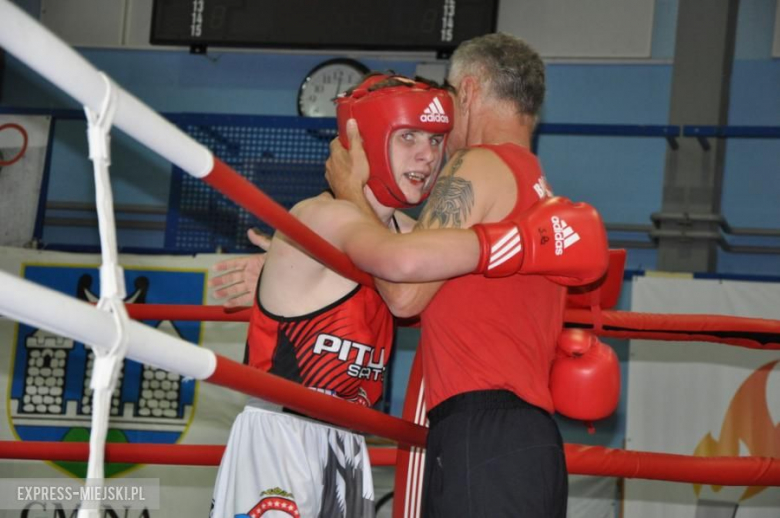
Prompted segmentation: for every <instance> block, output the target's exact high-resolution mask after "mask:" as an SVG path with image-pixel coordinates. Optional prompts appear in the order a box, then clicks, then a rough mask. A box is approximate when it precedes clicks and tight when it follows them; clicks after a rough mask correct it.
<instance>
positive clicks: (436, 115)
mask: <svg viewBox="0 0 780 518" xmlns="http://www.w3.org/2000/svg"><path fill="white" fill-rule="evenodd" d="M420 121H421V122H444V123H445V124H448V123H449V122H450V118H449V117H447V115H446V114H445V113H444V108H443V107H442V105H441V102H440V101H439V99H437V98H434V99H433V101H431V104H429V105H428V107H427V108H425V111H424V112H423V114H422V115H420Z"/></svg>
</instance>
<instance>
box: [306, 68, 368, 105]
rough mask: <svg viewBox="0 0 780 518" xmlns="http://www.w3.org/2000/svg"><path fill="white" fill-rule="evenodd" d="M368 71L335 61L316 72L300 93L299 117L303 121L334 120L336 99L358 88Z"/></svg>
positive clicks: (317, 69) (311, 73) (311, 74)
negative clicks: (334, 100)
mask: <svg viewBox="0 0 780 518" xmlns="http://www.w3.org/2000/svg"><path fill="white" fill-rule="evenodd" d="M367 72H368V68H366V67H365V66H363V65H362V64H361V63H359V62H357V61H354V60H350V59H333V60H330V61H326V62H325V63H322V64H321V65H319V66H318V67H316V68H314V69H313V70H312V71H311V72H309V74H308V75H307V76H306V79H304V80H303V84H301V88H300V90H299V91H298V113H299V114H300V115H303V116H304V117H335V116H336V105H335V104H334V102H333V99H335V98H336V97H338V95H339V94H340V93H342V92H344V91H346V90H349V89H350V88H352V87H353V86H355V85H357V84H358V83H359V82H360V80H361V79H362V78H363V76H364V75H365V74H366V73H367Z"/></svg>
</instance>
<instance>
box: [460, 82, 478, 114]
mask: <svg viewBox="0 0 780 518" xmlns="http://www.w3.org/2000/svg"><path fill="white" fill-rule="evenodd" d="M478 89H479V84H478V83H477V80H476V79H475V78H474V76H465V77H464V78H463V79H462V80H461V82H460V85H459V87H458V103H459V104H460V106H461V108H466V107H467V106H468V105H469V104H470V103H471V102H472V101H473V100H474V94H475V93H476V91H477V90H478Z"/></svg>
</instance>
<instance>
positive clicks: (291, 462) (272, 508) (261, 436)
mask: <svg viewBox="0 0 780 518" xmlns="http://www.w3.org/2000/svg"><path fill="white" fill-rule="evenodd" d="M279 410H280V409H279V407H277V406H271V405H269V404H267V403H264V402H258V401H257V400H251V401H250V403H249V404H247V406H246V407H245V408H244V411H243V412H241V413H240V414H239V415H238V417H236V420H235V422H234V423H233V428H232V429H231V431H230V439H229V440H228V444H227V448H226V449H225V454H224V455H223V457H222V463H221V464H220V466H219V472H218V474H217V482H216V484H215V486H214V497H213V501H212V509H211V518H235V517H241V518H243V517H251V518H260V517H261V516H264V517H265V518H284V517H288V516H292V517H294V518H299V517H300V518H373V517H374V515H375V512H374V482H373V479H372V476H371V465H370V463H369V459H368V449H367V448H366V441H365V439H364V438H363V436H361V435H358V434H355V433H352V432H349V431H346V430H343V429H340V428H336V427H333V426H329V425H326V424H322V423H319V422H316V421H313V420H310V419H307V418H305V417H300V416H297V415H293V414H288V413H281V412H280V411H279Z"/></svg>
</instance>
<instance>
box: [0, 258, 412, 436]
mask: <svg viewBox="0 0 780 518" xmlns="http://www.w3.org/2000/svg"><path fill="white" fill-rule="evenodd" d="M0 285H2V286H3V287H4V289H3V290H0V313H2V314H4V315H7V316H9V317H12V318H13V319H15V320H18V321H21V322H25V323H27V324H29V325H32V326H36V327H40V328H41V329H46V330H47V331H50V332H52V333H56V334H59V335H63V336H67V337H70V338H72V339H74V340H76V341H79V342H83V343H84V344H87V345H89V346H91V347H92V348H93V349H94V348H103V349H105V348H107V347H108V346H107V345H106V344H108V343H111V342H112V341H113V340H114V337H115V334H116V330H115V328H114V325H113V320H112V317H111V316H110V315H109V314H107V313H105V312H103V311H100V310H99V309H97V308H95V307H94V306H92V305H91V304H88V303H86V302H82V301H80V300H78V299H75V298H73V297H69V296H67V295H64V294H62V293H59V292H56V291H54V290H51V289H49V288H45V287H43V286H39V285H37V284H35V283H33V282H30V281H27V280H24V279H20V278H19V277H16V276H14V275H11V274H9V273H6V272H0ZM54 315H56V316H57V318H56V319H55V318H54ZM126 332H127V335H128V342H129V343H128V348H127V357H128V358H130V359H132V360H135V361H138V362H141V363H145V364H147V365H152V366H154V367H158V368H161V369H165V370H168V371H171V372H175V373H177V374H181V375H182V376H186V377H191V378H195V379H198V380H203V381H208V382H210V383H214V384H216V385H221V386H223V387H228V388H231V389H234V390H238V391H240V392H242V393H244V394H248V395H251V396H256V397H260V398H263V399H266V400H268V401H271V402H273V403H277V404H280V405H284V406H287V407H289V408H291V409H293V410H295V411H298V412H303V413H305V414H307V415H309V416H311V417H314V418H316V419H321V420H325V421H328V422H331V423H334V424H337V425H339V426H343V427H346V428H355V429H358V430H360V431H363V432H367V433H371V434H374V435H379V436H383V437H388V438H391V439H394V440H396V441H398V442H400V443H403V444H409V445H413V446H421V445H423V444H425V434H426V429H425V428H423V427H421V426H418V425H415V424H413V423H409V422H407V421H403V420H401V419H397V418H395V417H391V416H389V415H385V414H382V413H379V412H374V411H372V410H371V409H368V408H365V407H360V406H358V405H354V404H352V403H349V402H347V401H342V400H340V399H338V398H334V397H332V396H328V395H326V394H321V393H318V392H315V391H313V390H310V389H308V388H306V387H304V386H302V385H299V384H297V383H294V382H292V381H288V380H285V379H282V378H280V377H278V376H274V375H272V374H269V373H267V372H263V371H260V370H258V369H255V368H252V367H249V366H248V365H243V364H241V363H238V362H235V361H233V360H230V359H228V358H225V357H223V356H219V355H217V354H214V353H213V352H212V351H210V350H207V349H203V348H200V347H197V346H195V345H193V344H191V343H189V342H185V341H184V340H181V339H178V338H174V337H172V336H170V335H166V334H165V333H163V332H162V331H158V330H156V329H153V328H151V327H149V326H146V325H144V324H142V323H140V322H137V321H130V322H129V323H128V327H127V330H126Z"/></svg>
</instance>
